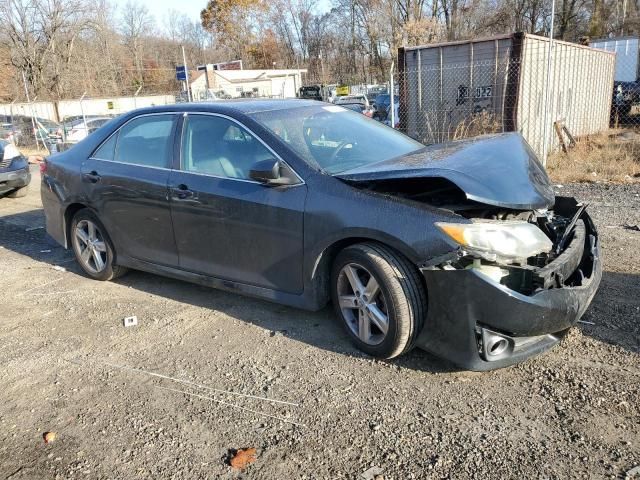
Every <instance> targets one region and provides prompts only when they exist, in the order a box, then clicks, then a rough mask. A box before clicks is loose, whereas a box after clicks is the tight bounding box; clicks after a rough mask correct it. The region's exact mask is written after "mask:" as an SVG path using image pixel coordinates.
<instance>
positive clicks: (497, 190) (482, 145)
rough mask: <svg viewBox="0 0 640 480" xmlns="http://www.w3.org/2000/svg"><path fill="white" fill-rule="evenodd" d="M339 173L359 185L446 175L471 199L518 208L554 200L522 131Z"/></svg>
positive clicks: (433, 147) (540, 206) (538, 206)
mask: <svg viewBox="0 0 640 480" xmlns="http://www.w3.org/2000/svg"><path fill="white" fill-rule="evenodd" d="M335 176H336V177H337V178H340V179H342V180H346V181H348V182H356V183H358V182H375V181H378V180H399V179H405V178H406V179H409V178H414V179H415V178H442V179H445V180H448V181H450V182H451V183H453V184H455V185H456V186H457V187H458V188H460V190H462V191H463V192H464V194H465V195H466V197H467V199H469V200H473V201H476V202H480V203H484V204H487V205H495V206H498V207H503V208H511V209H516V210H532V209H543V208H550V207H552V206H553V204H554V200H555V195H554V192H553V188H552V187H551V184H550V182H549V177H548V176H547V173H546V172H545V170H544V167H543V166H542V164H541V163H540V161H539V160H538V159H537V157H536V155H535V153H534V152H533V150H531V147H529V145H528V144H527V142H526V141H525V140H524V138H522V135H520V134H519V133H503V134H499V135H486V136H481V137H476V138H473V139H471V140H462V141H455V142H449V143H443V144H438V145H431V146H428V147H425V148H424V149H421V150H419V151H418V152H414V153H411V154H408V155H403V156H401V157H396V158H392V159H390V160H385V161H383V162H378V163H374V164H370V165H366V166H362V167H358V168H355V169H352V170H348V171H346V172H342V173H340V174H337V175H335Z"/></svg>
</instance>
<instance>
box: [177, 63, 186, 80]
mask: <svg viewBox="0 0 640 480" xmlns="http://www.w3.org/2000/svg"><path fill="white" fill-rule="evenodd" d="M186 79H187V69H186V68H185V66H184V65H178V66H177V67H176V80H186Z"/></svg>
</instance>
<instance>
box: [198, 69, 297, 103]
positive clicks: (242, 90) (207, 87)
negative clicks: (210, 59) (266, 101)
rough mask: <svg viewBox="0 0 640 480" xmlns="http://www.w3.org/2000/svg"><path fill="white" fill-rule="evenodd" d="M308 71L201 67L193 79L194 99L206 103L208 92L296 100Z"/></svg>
mask: <svg viewBox="0 0 640 480" xmlns="http://www.w3.org/2000/svg"><path fill="white" fill-rule="evenodd" d="M303 73H307V71H306V70H305V69H300V70H298V69H296V70H284V69H279V70H266V69H265V70H214V69H213V64H207V65H202V66H199V67H198V72H196V74H194V75H193V77H192V80H191V92H192V94H193V98H194V99H195V100H206V99H207V95H208V92H213V93H214V94H215V95H217V96H218V97H220V96H223V95H228V96H231V97H233V98H237V97H242V96H253V97H272V98H294V97H295V96H296V93H297V92H298V89H299V88H300V87H301V86H302V74H303Z"/></svg>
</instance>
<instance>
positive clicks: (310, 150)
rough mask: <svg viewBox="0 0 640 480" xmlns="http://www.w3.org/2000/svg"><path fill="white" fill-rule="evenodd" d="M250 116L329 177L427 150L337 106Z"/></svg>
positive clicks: (403, 136)
mask: <svg viewBox="0 0 640 480" xmlns="http://www.w3.org/2000/svg"><path fill="white" fill-rule="evenodd" d="M251 116H252V117H253V118H254V119H255V120H256V121H257V122H259V123H261V124H262V125H264V126H265V127H266V128H268V129H269V130H271V131H272V132H273V133H274V134H275V135H278V136H279V137H280V138H281V139H282V140H283V141H285V142H286V143H287V144H288V145H289V146H290V147H291V149H292V150H294V151H295V153H296V154H298V155H299V156H300V157H302V158H303V159H304V160H306V161H307V162H308V163H309V164H310V165H312V166H313V167H316V168H320V169H322V170H324V171H325V172H327V173H329V174H336V173H341V172H345V171H347V170H351V169H353V168H357V167H360V166H363V165H369V164H373V163H377V162H382V161H384V160H388V159H390V158H394V157H399V156H401V155H406V154H407V153H410V152H414V151H416V150H420V149H421V148H424V145H422V144H421V143H418V142H416V141H415V140H412V139H411V138H409V137H407V136H405V135H403V134H402V133H400V132H397V131H396V130H393V129H391V128H389V127H386V126H384V125H383V124H381V123H380V122H377V121H375V120H371V119H369V118H367V117H366V116H364V115H361V114H358V113H355V112H350V111H348V110H346V109H344V108H342V107H338V106H336V105H327V106H313V107H302V108H288V109H282V110H272V111H266V112H256V113H253V114H251Z"/></svg>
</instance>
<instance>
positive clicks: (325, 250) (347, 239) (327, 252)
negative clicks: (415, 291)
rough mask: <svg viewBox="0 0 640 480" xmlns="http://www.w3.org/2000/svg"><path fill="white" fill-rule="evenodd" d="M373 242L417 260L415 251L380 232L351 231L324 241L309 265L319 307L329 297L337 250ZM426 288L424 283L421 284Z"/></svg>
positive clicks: (327, 300) (324, 303) (415, 262)
mask: <svg viewBox="0 0 640 480" xmlns="http://www.w3.org/2000/svg"><path fill="white" fill-rule="evenodd" d="M366 242H373V243H378V244H380V245H383V246H385V247H386V248H389V249H391V250H393V251H394V252H396V253H398V254H400V255H402V256H404V257H405V258H407V259H408V260H409V261H410V262H411V263H412V264H414V265H417V263H418V262H419V260H418V257H417V255H416V253H415V252H414V251H413V249H411V248H410V247H409V246H408V245H406V244H404V243H402V242H400V241H398V239H397V238H394V237H392V236H390V235H388V234H384V233H382V232H352V233H351V234H349V235H343V236H341V237H339V238H333V239H332V240H331V241H329V242H326V243H325V244H324V245H323V246H322V247H320V248H319V249H317V250H316V252H315V253H314V254H313V256H312V258H313V263H312V264H311V267H310V281H311V285H312V286H313V289H314V297H315V299H316V303H317V305H318V306H319V308H322V307H323V306H324V305H326V304H327V303H328V302H329V300H330V299H331V286H330V285H329V283H330V278H331V267H332V265H333V261H334V259H335V258H336V256H337V255H338V253H339V252H341V251H342V250H344V249H345V248H347V247H350V246H351V245H355V244H357V243H366ZM423 286H424V287H425V289H426V285H423Z"/></svg>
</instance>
